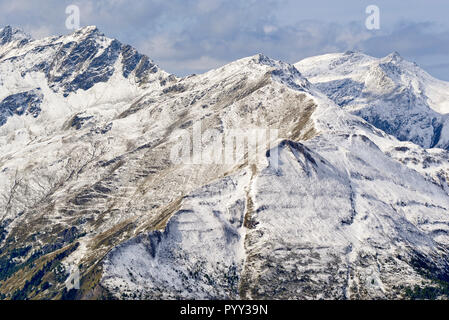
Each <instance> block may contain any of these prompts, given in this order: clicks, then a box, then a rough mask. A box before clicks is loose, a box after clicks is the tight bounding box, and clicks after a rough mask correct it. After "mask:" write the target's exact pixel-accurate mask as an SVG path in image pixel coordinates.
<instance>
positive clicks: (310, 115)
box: [0, 27, 449, 299]
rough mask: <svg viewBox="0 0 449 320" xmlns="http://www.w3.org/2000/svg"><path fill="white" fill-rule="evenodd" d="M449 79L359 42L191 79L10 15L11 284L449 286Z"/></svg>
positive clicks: (135, 292)
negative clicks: (445, 91) (369, 52)
mask: <svg viewBox="0 0 449 320" xmlns="http://www.w3.org/2000/svg"><path fill="white" fill-rule="evenodd" d="M348 70H351V72H352V73H348V72H347V71H348ZM326 77H327V78H326ZM408 79H411V80H410V86H407V85H406V82H407V81H408ZM416 79H418V80H416ZM445 86H447V84H446V83H443V82H441V81H438V80H436V79H431V78H430V76H428V75H425V74H424V72H423V71H422V70H420V69H419V68H418V67H417V66H414V65H412V64H409V63H408V62H406V61H404V60H403V59H402V58H400V57H399V56H398V55H392V56H389V57H387V58H385V59H383V60H382V61H380V62H379V61H377V60H375V59H374V58H370V57H366V56H363V55H360V54H354V53H345V54H341V55H335V56H325V57H315V58H311V59H310V60H305V61H302V62H300V63H299V64H298V65H296V67H294V66H292V65H289V64H286V63H283V62H280V61H275V60H272V59H270V58H268V57H266V56H264V55H261V54H259V55H255V56H252V57H248V58H244V59H241V60H238V61H235V62H232V63H230V64H228V65H226V66H223V67H221V68H219V69H216V70H211V71H209V72H207V73H205V74H202V75H192V76H189V77H185V78H177V77H176V76H173V75H169V74H167V73H166V72H164V71H163V70H161V69H160V68H159V67H158V66H156V65H155V64H154V63H153V62H152V61H151V60H150V59H149V58H148V57H146V56H144V55H142V54H140V53H138V52H137V51H136V50H135V49H133V48H132V47H130V46H128V45H123V44H121V43H120V42H119V41H117V40H113V39H109V38H107V37H105V36H104V35H103V34H101V33H100V32H99V31H98V29H97V28H95V27H87V28H84V29H81V30H79V31H77V32H75V33H74V34H72V35H68V36H62V37H50V38H46V39H41V40H33V39H31V38H29V37H28V36H26V35H24V34H23V33H22V32H20V31H19V30H16V29H13V28H10V27H6V28H4V29H2V30H1V31H0V148H1V149H0V150H1V151H0V298H2V299H31V298H34V299H71V298H76V299H136V298H139V299H374V298H382V299H385V298H387V299H388V298H416V297H422V296H423V295H424V294H426V295H429V292H430V293H431V298H439V297H445V296H446V295H447V281H448V280H449V279H447V274H449V273H448V271H449V270H448V269H449V265H448V263H449V260H448V256H447V253H448V246H449V237H448V232H449V229H448V228H449V215H448V208H449V196H448V190H449V186H448V177H449V160H448V159H449V158H448V156H447V155H448V154H447V151H445V150H443V149H439V148H436V147H443V148H444V147H445V141H446V133H445V126H444V121H445V120H444V119H445V115H444V110H446V109H445V108H446V106H445V105H444V103H441V101H443V100H444V99H440V98H441V92H442V91H441V90H442V89H441V88H445ZM418 87H419V90H421V91H419V92H418V91H417V90H418ZM395 108H396V109H395ZM398 110H399V111H398ZM404 110H415V111H416V110H419V111H420V113H416V112H415V111H410V116H407V114H406V116H402V117H401V119H400V121H399V120H398V114H399V113H401V112H403V111H404ZM412 128H413V130H412ZM438 128H440V129H438ZM437 135H438V137H437ZM398 139H399V140H403V141H399V140H398ZM426 148H428V149H426ZM78 274H79V276H80V288H79V289H75V290H69V289H70V287H69V289H68V287H67V280H68V279H71V278H72V277H74V276H77V275H78Z"/></svg>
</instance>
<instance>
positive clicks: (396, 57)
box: [386, 51, 403, 61]
mask: <svg viewBox="0 0 449 320" xmlns="http://www.w3.org/2000/svg"><path fill="white" fill-rule="evenodd" d="M386 58H387V59H390V60H392V61H401V60H403V58H402V57H401V55H400V54H399V53H398V52H397V51H394V52H392V53H390V54H389V55H388V56H386Z"/></svg>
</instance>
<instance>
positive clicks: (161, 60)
mask: <svg viewBox="0 0 449 320" xmlns="http://www.w3.org/2000/svg"><path fill="white" fill-rule="evenodd" d="M69 5H76V6H77V7H78V8H79V12H80V26H81V27H82V26H88V25H96V26H97V27H98V28H99V29H100V31H101V32H103V33H104V34H105V35H106V36H108V37H111V38H116V39H118V40H120V41H121V42H123V43H127V44H130V45H132V46H134V47H136V48H137V49H138V50H139V51H140V52H142V53H144V54H146V55H148V56H149V57H150V58H151V59H152V60H154V61H155V62H156V63H157V64H158V65H159V66H160V67H161V68H162V69H164V70H166V71H167V72H170V73H174V74H176V75H179V76H184V75H187V74H191V73H202V72H205V71H207V70H210V69H213V68H217V67H219V66H222V65H224V64H226V63H228V62H230V61H233V60H236V59H239V58H243V57H246V56H251V55H254V54H257V53H264V54H265V55H267V56H269V57H271V58H274V59H279V60H283V61H286V62H289V63H295V62H298V61H300V60H301V59H303V58H306V57H310V56H314V55H319V54H325V53H332V52H344V51H347V50H354V51H361V52H364V53H366V54H369V55H372V56H375V57H383V56H386V55H388V54H389V53H391V52H393V51H397V52H399V53H400V54H401V55H402V56H403V57H404V58H406V59H408V60H410V61H414V62H416V63H418V65H420V66H421V67H422V68H424V69H425V70H426V71H428V72H429V73H430V74H432V75H433V76H435V77H437V78H439V79H443V80H448V81H449V19H448V17H447V16H448V15H449V1H448V0H407V1H404V0H370V1H364V0H344V1H335V0H306V1H303V0H240V1H238V0H131V1H125V0H80V1H65V0H63V1H61V0H40V1H36V0H14V1H11V0H0V26H6V25H11V26H13V27H17V28H20V29H22V30H24V31H25V32H27V33H29V34H31V35H32V36H33V37H34V38H42V37H45V36H50V35H60V34H68V33H71V32H73V30H69V29H67V27H66V20H67V18H68V16H69V15H68V14H66V8H67V6H69ZM369 5H375V6H377V7H378V8H379V29H373V30H369V29H368V28H367V27H366V24H365V22H366V20H367V18H368V17H369V15H370V14H367V13H366V8H367V7H368V6H369Z"/></svg>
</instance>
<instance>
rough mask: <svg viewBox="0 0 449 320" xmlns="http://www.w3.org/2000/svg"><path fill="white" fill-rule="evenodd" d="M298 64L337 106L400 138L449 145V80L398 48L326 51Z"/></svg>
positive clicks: (429, 146)
mask: <svg viewBox="0 0 449 320" xmlns="http://www.w3.org/2000/svg"><path fill="white" fill-rule="evenodd" d="M295 66H296V67H297V68H298V70H300V71H301V72H302V73H303V74H304V76H305V77H307V78H308V79H309V80H310V81H311V82H312V83H314V84H315V85H316V86H317V87H318V88H319V89H320V90H321V91H322V92H324V93H325V94H326V95H327V96H328V97H329V98H330V99H332V100H333V101H334V102H335V103H336V104H337V105H339V106H341V107H343V108H344V109H345V110H348V111H350V112H351V113H353V114H355V115H358V116H360V117H362V118H363V119H365V120H366V121H368V122H369V123H371V124H373V125H374V126H376V127H377V128H379V129H381V130H383V131H385V132H386V133H388V134H391V135H393V136H395V137H396V138H398V139H399V140H402V141H412V142H414V143H416V144H418V145H420V146H422V147H424V148H433V147H439V148H444V149H448V148H449V120H448V115H447V114H448V113H449V83H448V82H444V81H440V80H437V79H435V78H433V77H432V76H430V75H429V74H428V73H427V72H425V71H424V70H422V69H421V68H419V67H418V66H417V65H416V64H415V63H411V62H408V61H406V60H404V59H403V58H402V57H401V56H400V55H399V54H398V53H397V52H394V53H392V54H390V55H388V56H387V57H385V58H381V59H377V58H373V57H370V56H367V55H364V54H362V53H359V52H352V51H349V52H345V53H343V54H327V55H323V56H318V57H312V58H307V59H304V60H302V61H300V62H298V63H297V64H296V65H295Z"/></svg>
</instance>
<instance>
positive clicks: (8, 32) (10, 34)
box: [0, 25, 31, 45]
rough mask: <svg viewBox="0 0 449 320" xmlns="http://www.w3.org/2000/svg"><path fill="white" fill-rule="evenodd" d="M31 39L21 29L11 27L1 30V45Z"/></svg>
mask: <svg viewBox="0 0 449 320" xmlns="http://www.w3.org/2000/svg"><path fill="white" fill-rule="evenodd" d="M29 39H31V37H30V36H29V35H28V34H26V33H25V32H23V31H22V30H21V29H17V28H13V27H11V26H10V25H8V26H5V27H4V28H2V29H0V45H3V44H5V43H8V42H15V41H23V40H29Z"/></svg>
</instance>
